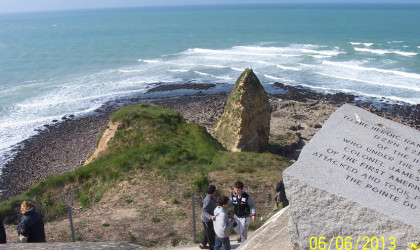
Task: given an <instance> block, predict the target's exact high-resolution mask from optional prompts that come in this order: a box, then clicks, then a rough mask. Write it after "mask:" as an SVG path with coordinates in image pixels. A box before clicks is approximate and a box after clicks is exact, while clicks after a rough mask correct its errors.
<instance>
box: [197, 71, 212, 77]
mask: <svg viewBox="0 0 420 250" xmlns="http://www.w3.org/2000/svg"><path fill="white" fill-rule="evenodd" d="M194 73H197V74H199V75H202V76H212V75H211V74H208V73H204V72H200V71H194Z"/></svg>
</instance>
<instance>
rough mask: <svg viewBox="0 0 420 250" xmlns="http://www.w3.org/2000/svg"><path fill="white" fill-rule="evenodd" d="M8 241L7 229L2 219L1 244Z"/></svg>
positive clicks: (0, 225)
mask: <svg viewBox="0 0 420 250" xmlns="http://www.w3.org/2000/svg"><path fill="white" fill-rule="evenodd" d="M6 243H7V240H6V230H5V229H4V225H3V220H1V219H0V244H6Z"/></svg>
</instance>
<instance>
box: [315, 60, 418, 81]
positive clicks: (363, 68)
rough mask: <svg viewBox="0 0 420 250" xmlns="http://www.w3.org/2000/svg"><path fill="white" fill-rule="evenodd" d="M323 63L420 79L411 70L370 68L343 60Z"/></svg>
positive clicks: (324, 62)
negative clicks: (342, 61)
mask: <svg viewBox="0 0 420 250" xmlns="http://www.w3.org/2000/svg"><path fill="white" fill-rule="evenodd" d="M322 64H325V65H331V66H335V67H341V68H347V69H352V70H359V71H375V72H380V73H385V74H393V75H399V76H403V77H407V78H414V79H420V74H416V73H409V72H404V71H397V70H388V69H378V68H369V67H363V66H359V65H353V64H348V63H341V62H332V61H323V62H322Z"/></svg>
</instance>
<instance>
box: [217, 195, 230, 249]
mask: <svg viewBox="0 0 420 250" xmlns="http://www.w3.org/2000/svg"><path fill="white" fill-rule="evenodd" d="M228 203H229V198H228V197H226V196H222V197H220V202H219V206H218V207H216V209H215V210H214V216H216V219H215V220H214V222H213V224H214V232H215V233H216V241H215V244H214V250H220V249H223V250H230V249H231V247H230V241H229V231H230V230H229V229H230V228H231V227H232V226H233V224H234V223H235V219H234V218H232V220H231V221H229V215H228V213H227V211H226V208H227V207H228Z"/></svg>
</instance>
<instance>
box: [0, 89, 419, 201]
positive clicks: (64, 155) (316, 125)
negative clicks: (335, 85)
mask: <svg viewBox="0 0 420 250" xmlns="http://www.w3.org/2000/svg"><path fill="white" fill-rule="evenodd" d="M275 86H277V87H279V88H283V89H284V90H285V93H284V94H276V95H274V94H269V100H270V106H271V117H272V119H271V120H272V121H271V135H270V138H271V140H274V141H275V140H276V138H280V137H282V136H284V135H286V134H287V135H288V136H290V141H289V142H288V143H287V145H282V146H283V147H282V148H281V152H277V153H281V154H283V155H288V156H290V157H295V158H296V157H297V154H296V153H298V151H299V148H301V147H302V146H303V145H304V144H305V143H307V141H309V140H310V138H311V137H312V136H313V135H314V134H315V133H316V132H317V131H318V130H319V129H320V128H321V127H322V124H323V123H324V122H325V121H326V120H327V119H328V117H329V116H330V115H331V114H332V113H333V112H334V111H335V110H336V109H337V108H338V107H340V106H341V105H342V104H344V103H352V102H354V96H352V95H346V94H341V93H340V94H335V95H324V94H319V93H314V92H311V91H308V90H305V89H301V88H294V87H285V86H283V85H282V84H278V83H277V84H275ZM212 87H214V86H213V85H210V84H181V85H176V86H172V87H170V86H158V87H156V88H154V89H152V90H150V93H152V92H156V91H157V92H161V93H163V92H165V91H173V90H179V89H193V90H196V91H198V93H197V94H194V95H184V96H179V97H159V95H153V96H152V97H151V96H148V95H147V94H146V95H144V96H142V97H139V98H130V99H129V100H122V101H115V102H113V103H109V104H107V105H104V107H103V108H101V109H99V110H97V111H96V112H94V113H93V114H92V115H90V116H86V117H82V118H80V119H66V120H64V121H62V122H60V123H57V124H55V125H53V126H48V127H47V128H48V129H47V130H46V131H43V132H41V133H40V134H38V135H36V136H34V137H32V138H30V139H28V140H25V141H24V142H23V143H22V145H24V147H23V149H22V150H19V151H18V152H17V153H16V155H15V157H14V159H13V160H11V161H10V162H8V163H7V164H6V165H5V167H4V168H3V169H2V172H3V174H2V176H1V179H0V190H4V191H3V192H2V193H1V195H0V201H2V200H6V199H8V198H10V197H12V196H15V195H18V194H20V193H22V192H23V191H24V190H25V189H27V188H28V187H29V186H31V185H33V184H34V183H35V182H36V181H38V180H41V179H45V178H46V177H48V176H51V175H58V174H62V173H65V172H68V171H72V170H74V169H76V168H78V167H80V166H81V165H83V164H84V162H85V161H86V159H87V158H88V157H89V155H90V154H91V153H92V152H93V151H94V150H95V147H96V143H97V139H98V137H99V135H100V134H101V133H102V132H103V131H104V130H105V129H106V127H107V123H108V120H109V115H110V113H111V112H112V111H113V110H115V109H116V108H118V107H120V106H121V105H124V104H126V103H128V104H132V103H139V102H153V103H156V104H159V105H163V106H167V107H169V108H172V109H174V110H176V111H178V112H180V113H181V115H183V116H184V117H185V119H186V120H187V121H188V122H195V123H200V124H202V125H204V126H205V127H206V128H207V130H208V131H211V129H212V128H213V126H214V124H215V123H216V121H217V120H218V119H219V118H220V116H221V114H222V113H223V110H224V107H225V104H226V101H227V97H228V94H229V93H226V92H220V93H216V94H213V93H210V92H208V90H209V89H211V88H212ZM358 105H359V106H363V107H364V108H365V109H367V110H369V111H371V112H373V113H375V114H378V115H381V116H383V117H386V118H388V119H392V120H394V121H397V122H400V123H403V124H407V125H409V126H411V127H414V128H416V129H419V130H420V106H419V105H416V106H413V105H411V106H410V105H405V106H401V105H388V106H387V105H385V108H382V109H378V108H375V107H374V106H373V105H372V104H371V103H359V104H358Z"/></svg>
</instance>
